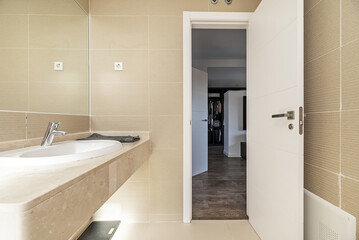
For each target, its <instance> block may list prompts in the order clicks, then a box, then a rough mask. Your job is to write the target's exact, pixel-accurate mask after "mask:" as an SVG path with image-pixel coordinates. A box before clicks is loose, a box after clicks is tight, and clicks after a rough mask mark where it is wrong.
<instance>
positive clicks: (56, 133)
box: [52, 130, 67, 136]
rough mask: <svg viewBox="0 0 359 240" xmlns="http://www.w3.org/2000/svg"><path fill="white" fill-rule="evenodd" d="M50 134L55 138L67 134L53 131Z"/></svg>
mask: <svg viewBox="0 0 359 240" xmlns="http://www.w3.org/2000/svg"><path fill="white" fill-rule="evenodd" d="M52 134H53V135H55V136H65V135H66V134H67V132H65V131H58V130H54V131H52Z"/></svg>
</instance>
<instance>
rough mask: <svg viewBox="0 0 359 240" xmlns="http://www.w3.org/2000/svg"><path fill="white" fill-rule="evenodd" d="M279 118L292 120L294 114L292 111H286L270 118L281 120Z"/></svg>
mask: <svg viewBox="0 0 359 240" xmlns="http://www.w3.org/2000/svg"><path fill="white" fill-rule="evenodd" d="M281 117H286V118H287V119H288V120H294V119H295V114H294V111H288V112H287V113H282V114H274V115H272V118H281Z"/></svg>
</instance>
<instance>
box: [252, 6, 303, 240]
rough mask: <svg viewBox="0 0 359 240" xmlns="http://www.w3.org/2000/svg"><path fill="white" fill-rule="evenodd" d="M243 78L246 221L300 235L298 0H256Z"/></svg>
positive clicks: (271, 232) (284, 236)
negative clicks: (292, 114) (290, 117)
mask: <svg viewBox="0 0 359 240" xmlns="http://www.w3.org/2000/svg"><path fill="white" fill-rule="evenodd" d="M247 83H248V85H247V86H248V89H247V90H248V92H247V93H248V96H247V99H248V105H247V106H248V156H247V157H248V158H247V161H248V165H247V166H248V170H247V171H248V183H247V184H248V188H247V189H248V197H247V202H248V209H247V213H248V216H249V221H250V223H251V224H252V226H253V227H254V229H255V230H256V231H257V233H258V234H259V236H260V237H261V239H263V240H274V239H275V240H289V239H290V240H302V239H303V135H301V134H300V133H299V127H300V124H299V107H301V106H303V0H262V2H261V4H260V5H259V6H258V8H257V10H256V11H255V12H254V13H253V15H252V16H251V17H250V20H249V24H248V81H247ZM288 111H294V112H295V119H294V120H288V119H287V118H286V117H279V118H273V117H272V115H274V114H282V113H287V112H288ZM289 124H292V126H293V129H292V130H290V129H289V127H290V126H289Z"/></svg>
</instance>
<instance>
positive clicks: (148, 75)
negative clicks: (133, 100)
mask: <svg viewBox="0 0 359 240" xmlns="http://www.w3.org/2000/svg"><path fill="white" fill-rule="evenodd" d="M147 88H148V89H147V92H148V96H147V97H148V109H147V112H148V113H147V117H148V130H149V132H150V136H151V90H150V88H151V86H150V16H149V15H147ZM150 149H151V152H152V142H151V141H150ZM151 155H152V154H151ZM147 173H148V176H147V188H148V204H149V206H148V212H147V216H146V217H147V221H148V222H150V216H151V209H152V208H151V184H150V182H151V161H150V159H148V164H147Z"/></svg>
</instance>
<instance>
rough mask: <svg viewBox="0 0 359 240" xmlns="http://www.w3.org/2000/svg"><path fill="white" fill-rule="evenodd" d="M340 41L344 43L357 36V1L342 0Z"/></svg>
mask: <svg viewBox="0 0 359 240" xmlns="http://www.w3.org/2000/svg"><path fill="white" fill-rule="evenodd" d="M342 11H343V13H342V41H343V44H346V43H348V42H350V41H353V40H355V39H358V38H359V2H358V1H356V0H342Z"/></svg>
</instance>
